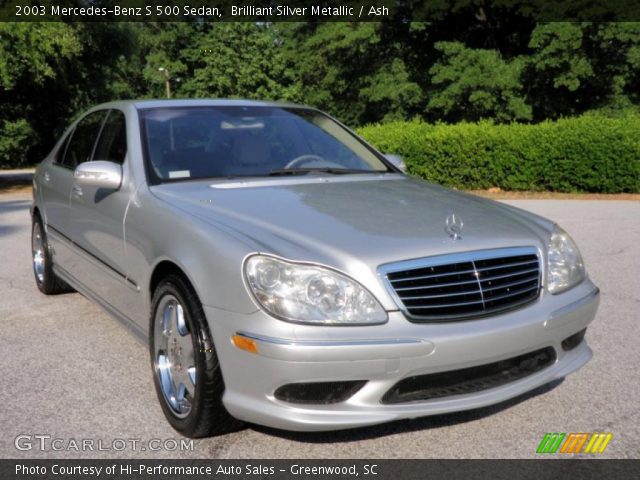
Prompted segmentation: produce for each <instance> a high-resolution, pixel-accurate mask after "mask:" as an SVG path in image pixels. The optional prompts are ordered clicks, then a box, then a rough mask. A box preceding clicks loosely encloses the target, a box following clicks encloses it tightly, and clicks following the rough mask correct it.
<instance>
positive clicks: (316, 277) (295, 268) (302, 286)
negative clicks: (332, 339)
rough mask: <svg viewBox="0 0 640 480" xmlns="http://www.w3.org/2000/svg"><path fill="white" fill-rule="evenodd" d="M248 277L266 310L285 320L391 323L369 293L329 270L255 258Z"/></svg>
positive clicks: (246, 266) (250, 260)
mask: <svg viewBox="0 0 640 480" xmlns="http://www.w3.org/2000/svg"><path fill="white" fill-rule="evenodd" d="M244 273H245V277H246V279H247V286H248V287H249V290H250V291H251V293H253V296H254V297H255V299H256V300H257V301H258V303H259V304H260V305H261V306H262V308H264V309H265V310H266V311H267V312H269V313H270V314H272V315H274V316H275V317H278V318H281V319H283V320H288V321H291V322H298V323H309V324H316V325H366V324H369V325H371V324H376V323H384V322H386V321H387V312H386V311H385V310H384V308H382V306H381V305H380V303H378V301H377V300H376V299H375V298H374V296H373V295H372V294H371V293H369V291H368V290H366V289H365V288H364V287H363V286H362V285H360V284H359V283H358V282H356V281H355V280H353V279H351V278H349V277H347V276H345V275H343V274H341V273H338V272H336V271H334V270H331V269H329V268H327V267H322V266H319V265H311V264H306V263H297V262H291V261H287V260H284V259H281V258H277V257H272V256H270V255H253V256H251V257H248V258H247V259H246V261H245V263H244Z"/></svg>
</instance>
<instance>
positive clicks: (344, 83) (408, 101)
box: [0, 0, 640, 166]
mask: <svg viewBox="0 0 640 480" xmlns="http://www.w3.org/2000/svg"><path fill="white" fill-rule="evenodd" d="M97 1H100V0H97ZM102 1H106V0H102ZM60 3H61V4H67V3H68V4H73V3H75V2H72V1H71V0H60ZM422 4H424V5H422ZM422 4H421V5H420V6H415V8H416V9H417V8H423V9H427V10H428V11H429V14H430V18H432V19H433V21H432V22H430V23H422V22H412V21H411V19H412V14H411V10H410V9H409V8H408V9H405V10H402V9H401V10H400V11H399V13H398V15H399V16H398V18H395V19H392V20H390V21H385V22H380V23H372V22H360V23H358V22H353V23H342V22H310V23H290V22H283V23H233V22H219V23H205V22H199V21H194V22H176V23H124V22H121V23H99V22H91V23H84V24H83V23H69V24H66V23H37V22H36V23H0V133H1V134H2V136H0V165H3V166H7V165H13V166H20V165H27V164H35V163H37V162H38V161H40V159H41V158H42V157H43V156H44V155H46V153H47V152H48V150H49V149H50V148H51V146H52V145H53V144H54V143H55V140H56V139H57V137H58V136H59V134H60V133H61V132H62V130H63V129H64V128H65V127H66V125H68V124H69V122H70V121H71V119H73V118H74V117H75V116H76V115H78V114H79V113H80V112H82V111H83V110H85V109H86V108H87V107H89V106H91V105H95V104H97V103H100V102H103V101H108V100H116V99H126V98H162V97H164V95H165V82H166V81H167V79H168V80H169V82H170V87H171V91H172V94H173V96H175V97H244V98H262V99H275V100H283V101H294V102H299V103H306V104H309V105H313V106H315V107H318V108H321V109H323V110H326V111H328V112H329V113H331V114H333V115H335V116H336V117H337V118H339V119H341V120H342V121H344V122H345V123H347V124H349V125H352V126H358V125H365V124H371V123H379V122H395V121H408V120H413V119H418V120H422V121H425V122H430V123H437V122H447V123H455V122H478V121H481V120H491V121H492V122H493V123H496V124H510V123H511V122H514V121H517V122H523V123H540V122H544V121H545V120H548V119H551V120H557V119H562V118H563V117H568V116H577V115H583V114H584V113H585V112H591V111H599V112H602V114H603V115H606V116H608V117H616V116H617V117H620V115H622V114H621V113H620V112H628V111H634V110H635V111H637V109H638V106H639V105H640V22H626V23H625V22H600V23H593V22H573V23H571V22H565V23H562V22H554V23H542V22H536V21H534V20H533V17H532V16H531V15H530V14H528V13H527V12H526V11H525V9H523V8H521V6H519V5H518V2H515V3H514V2H506V1H504V0H488V1H483V2H478V1H477V0H456V1H455V2H441V1H438V2H422ZM408 5H413V3H412V2H409V3H408ZM536 5H538V7H540V8H543V7H544V6H545V5H546V4H545V2H544V1H543V0H540V2H536ZM538 7H536V8H538ZM558 8H560V7H558ZM561 124H562V122H558V123H557V124H556V123H551V124H550V125H552V127H549V128H560V126H561ZM404 125H408V126H407V127H406V128H408V132H399V133H397V135H408V134H409V132H411V131H412V129H414V128H420V129H425V128H427V127H425V126H424V125H425V124H421V125H422V126H420V127H416V126H415V125H414V122H412V123H409V124H404ZM429 128H436V127H429ZM438 128H441V127H437V128H436V130H437V129H438ZM442 128H444V127H442ZM460 128H461V129H463V128H470V127H469V126H468V125H467V126H461V127H460ZM509 128H513V129H514V130H513V131H515V126H513V127H511V126H510V127H509ZM540 128H542V127H540ZM523 131H526V132H528V131H529V130H526V129H525V130H523ZM438 132H439V130H438ZM385 135H396V133H393V134H385ZM385 138H386V137H385ZM389 138H390V137H389ZM447 138H448V137H447ZM465 138H466V137H465ZM477 141H478V142H480V140H477ZM480 144H482V142H480V143H479V145H480ZM480 146H481V145H480ZM479 148H480V147H479Z"/></svg>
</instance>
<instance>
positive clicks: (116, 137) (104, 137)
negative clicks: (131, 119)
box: [93, 110, 127, 165]
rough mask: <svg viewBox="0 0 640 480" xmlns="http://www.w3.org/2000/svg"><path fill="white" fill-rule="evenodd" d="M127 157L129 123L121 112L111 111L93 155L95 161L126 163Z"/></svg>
mask: <svg viewBox="0 0 640 480" xmlns="http://www.w3.org/2000/svg"><path fill="white" fill-rule="evenodd" d="M126 155H127V121H126V119H125V116H124V113H122V112H121V111H120V110H111V112H109V116H108V117H107V120H106V122H104V127H102V133H101V134H100V139H99V140H98V144H97V145H96V151H95V153H94V154H93V160H108V161H110V162H115V163H119V164H120V165H122V164H123V163H124V157H125V156H126Z"/></svg>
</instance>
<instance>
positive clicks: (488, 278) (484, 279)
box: [480, 268, 539, 282]
mask: <svg viewBox="0 0 640 480" xmlns="http://www.w3.org/2000/svg"><path fill="white" fill-rule="evenodd" d="M533 272H539V269H537V268H532V269H530V270H522V271H518V272H513V273H507V274H505V275H494V276H493V277H483V278H481V279H480V281H481V282H486V281H488V280H498V279H500V278H508V277H515V276H517V275H524V274H525V273H533Z"/></svg>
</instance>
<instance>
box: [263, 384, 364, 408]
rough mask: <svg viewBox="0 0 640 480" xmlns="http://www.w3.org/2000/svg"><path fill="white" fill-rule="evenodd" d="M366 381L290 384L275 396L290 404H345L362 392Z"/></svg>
mask: <svg viewBox="0 0 640 480" xmlns="http://www.w3.org/2000/svg"><path fill="white" fill-rule="evenodd" d="M365 383H367V382H366V381H364V380H355V381H350V382H314V383H289V384H287V385H283V386H282V387H279V388H278V389H277V390H276V391H275V394H274V396H275V397H276V398H277V399H278V400H282V401H283V402H289V403H304V404H316V405H327V404H331V403H339V402H344V401H345V400H347V399H348V398H350V397H351V396H352V395H353V394H354V393H356V392H357V391H358V390H360V389H361V388H362V387H363V386H364V384H365Z"/></svg>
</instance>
